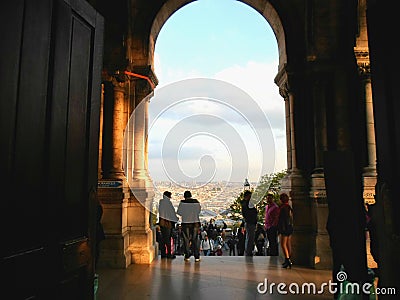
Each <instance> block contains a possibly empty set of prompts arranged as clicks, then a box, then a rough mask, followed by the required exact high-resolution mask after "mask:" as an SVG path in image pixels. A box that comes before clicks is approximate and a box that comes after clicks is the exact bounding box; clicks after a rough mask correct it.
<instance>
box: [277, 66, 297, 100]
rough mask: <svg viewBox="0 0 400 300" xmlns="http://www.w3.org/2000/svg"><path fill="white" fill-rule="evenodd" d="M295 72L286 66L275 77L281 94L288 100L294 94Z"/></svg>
mask: <svg viewBox="0 0 400 300" xmlns="http://www.w3.org/2000/svg"><path fill="white" fill-rule="evenodd" d="M293 74H294V73H293V71H291V70H290V68H289V67H288V66H287V64H285V65H284V66H283V67H282V68H280V70H279V71H278V74H277V75H276V76H275V79H274V82H275V84H276V85H277V86H278V87H279V94H280V95H281V96H282V97H283V98H284V99H285V100H287V99H288V98H289V94H294V87H295V80H294V76H293Z"/></svg>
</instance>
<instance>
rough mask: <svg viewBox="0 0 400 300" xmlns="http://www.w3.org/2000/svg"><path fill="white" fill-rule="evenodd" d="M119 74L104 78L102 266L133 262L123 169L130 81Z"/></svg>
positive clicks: (101, 182) (101, 190)
mask: <svg viewBox="0 0 400 300" xmlns="http://www.w3.org/2000/svg"><path fill="white" fill-rule="evenodd" d="M123 80H124V78H123V77H122V78H116V77H115V76H113V77H111V76H110V77H109V78H107V80H106V81H105V82H104V84H103V85H104V97H103V98H104V99H103V107H102V118H101V119H102V132H101V135H100V136H101V138H102V142H103V143H102V145H103V146H102V155H101V157H102V164H101V166H102V178H100V179H99V181H98V192H97V195H98V199H99V201H100V203H101V204H102V206H103V218H102V223H103V226H104V231H105V234H106V239H105V240H104V241H103V242H102V244H101V253H100V259H99V265H100V266H106V267H110V268H126V267H127V266H128V265H129V264H130V263H131V256H130V252H129V251H128V250H127V249H128V246H129V236H128V227H127V204H128V199H129V187H128V184H127V181H126V180H125V176H124V171H123V158H124V156H123V149H124V139H123V137H124V130H125V125H126V120H125V119H126V117H125V113H126V98H125V95H126V83H125V82H124V81H123Z"/></svg>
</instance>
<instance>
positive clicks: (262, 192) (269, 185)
mask: <svg viewBox="0 0 400 300" xmlns="http://www.w3.org/2000/svg"><path fill="white" fill-rule="evenodd" d="M286 174H287V170H283V171H280V172H277V173H271V174H265V175H263V176H262V177H261V179H260V182H259V184H258V185H257V187H256V188H255V190H254V189H252V192H253V195H252V200H253V201H254V202H255V203H256V208H257V210H258V222H264V215H265V206H266V204H267V202H266V200H265V199H264V197H265V196H266V195H267V193H268V192H273V193H274V199H275V201H276V202H277V203H278V204H279V192H280V190H281V180H282V178H283V177H285V175H286ZM242 200H243V192H241V193H240V195H238V197H237V198H236V199H235V200H234V201H233V203H232V204H231V205H230V207H229V208H230V210H231V219H233V220H236V221H239V220H241V219H243V216H242V206H241V205H240V201H242Z"/></svg>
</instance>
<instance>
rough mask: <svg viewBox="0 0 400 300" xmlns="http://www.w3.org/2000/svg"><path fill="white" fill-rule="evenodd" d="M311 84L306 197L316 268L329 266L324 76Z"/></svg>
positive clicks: (330, 264)
mask: <svg viewBox="0 0 400 300" xmlns="http://www.w3.org/2000/svg"><path fill="white" fill-rule="evenodd" d="M312 86H313V93H312V97H313V106H314V149H315V168H314V170H313V172H312V174H311V187H310V199H311V200H312V204H313V207H314V209H313V210H314V220H315V224H314V226H315V230H316V239H315V259H314V263H315V265H314V267H315V268H316V269H330V268H332V249H331V247H330V245H329V234H328V231H327V230H326V222H327V220H328V213H329V211H328V203H327V198H326V188H325V175H324V162H323V153H324V151H326V150H327V148H328V141H327V124H326V122H327V120H326V103H325V102H326V99H325V91H326V89H327V85H326V84H325V81H324V79H321V78H317V79H315V80H314V82H313V84H312Z"/></svg>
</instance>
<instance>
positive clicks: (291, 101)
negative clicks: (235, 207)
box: [275, 66, 315, 266]
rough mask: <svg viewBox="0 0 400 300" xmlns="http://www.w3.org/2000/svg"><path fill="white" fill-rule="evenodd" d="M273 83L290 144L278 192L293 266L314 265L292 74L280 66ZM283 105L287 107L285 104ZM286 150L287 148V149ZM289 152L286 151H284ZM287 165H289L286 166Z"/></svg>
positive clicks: (313, 240)
mask: <svg viewBox="0 0 400 300" xmlns="http://www.w3.org/2000/svg"><path fill="white" fill-rule="evenodd" d="M275 83H276V84H277V85H278V86H279V91H280V94H281V95H282V97H283V98H284V99H285V108H286V117H287V121H286V126H287V127H288V126H289V128H286V133H287V135H290V136H287V142H288V143H289V142H290V143H289V145H290V157H289V156H288V158H289V161H288V168H289V167H290V169H288V175H287V176H285V177H284V178H283V179H282V182H281V191H282V192H285V193H287V194H288V195H289V197H290V200H291V205H292V207H293V210H294V216H295V217H294V218H295V219H294V233H293V236H292V251H293V253H292V259H293V261H294V262H295V264H298V265H304V266H313V265H314V253H315V233H314V232H313V230H312V228H313V227H312V220H313V211H312V206H311V204H310V201H309V197H308V188H309V187H308V185H307V182H306V180H305V179H304V177H303V175H302V172H301V170H300V169H299V168H298V166H297V159H298V157H297V152H296V149H297V144H296V138H295V137H296V129H297V128H296V94H295V89H294V88H293V87H294V86H296V84H295V83H296V82H295V79H294V76H293V73H292V72H288V68H287V67H286V66H284V67H283V68H282V69H281V70H280V71H279V72H278V75H277V76H276V77H275ZM286 103H287V104H286ZM288 148H289V147H288ZM288 150H289V149H288ZM289 162H290V165H289Z"/></svg>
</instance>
